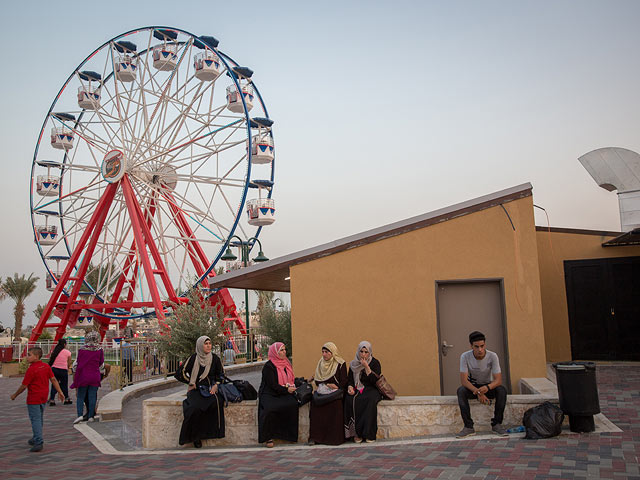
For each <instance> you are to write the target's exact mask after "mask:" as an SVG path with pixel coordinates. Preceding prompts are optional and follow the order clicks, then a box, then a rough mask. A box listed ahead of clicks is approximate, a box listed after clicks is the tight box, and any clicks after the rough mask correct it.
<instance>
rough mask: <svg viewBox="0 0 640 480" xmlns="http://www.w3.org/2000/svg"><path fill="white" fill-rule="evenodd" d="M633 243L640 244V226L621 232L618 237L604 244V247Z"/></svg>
mask: <svg viewBox="0 0 640 480" xmlns="http://www.w3.org/2000/svg"><path fill="white" fill-rule="evenodd" d="M631 245H640V228H634V229H633V230H631V231H630V232H625V233H621V234H620V235H618V236H617V237H616V238H614V239H612V240H609V241H608V242H604V243H603V244H602V246H603V247H628V246H631Z"/></svg>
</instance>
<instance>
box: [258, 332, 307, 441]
mask: <svg viewBox="0 0 640 480" xmlns="http://www.w3.org/2000/svg"><path fill="white" fill-rule="evenodd" d="M294 380H295V379H294V376H293V368H292V367H291V363H289V360H288V359H287V349H286V348H285V346H284V343H282V342H275V343H274V344H273V345H271V346H270V347H269V361H268V362H267V363H265V364H264V367H263V368H262V382H261V383H260V390H259V391H258V442H260V443H264V444H265V446H266V447H267V448H272V447H273V440H274V439H276V438H278V439H280V440H287V441H289V442H297V441H298V401H297V400H296V397H295V395H293V394H294V392H295V391H296V387H295V385H294Z"/></svg>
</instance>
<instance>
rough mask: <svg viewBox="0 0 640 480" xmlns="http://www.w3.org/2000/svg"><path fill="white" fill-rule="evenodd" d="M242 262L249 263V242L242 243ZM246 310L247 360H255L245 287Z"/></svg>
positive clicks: (247, 295)
mask: <svg viewBox="0 0 640 480" xmlns="http://www.w3.org/2000/svg"><path fill="white" fill-rule="evenodd" d="M241 245H242V263H243V264H244V266H245V268H246V267H247V265H248V264H249V262H248V260H249V242H247V243H246V244H245V243H244V242H243V243H242V244H241ZM244 310H245V319H246V327H247V361H248V362H251V361H253V349H252V347H253V346H252V343H253V342H252V341H251V328H250V327H251V324H250V321H251V320H250V318H249V290H248V289H246V288H245V289H244Z"/></svg>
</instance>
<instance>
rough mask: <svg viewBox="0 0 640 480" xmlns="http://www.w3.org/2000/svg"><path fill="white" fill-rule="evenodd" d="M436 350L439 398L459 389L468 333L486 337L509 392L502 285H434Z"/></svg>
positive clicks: (468, 347) (487, 283)
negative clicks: (436, 329) (477, 333)
mask: <svg viewBox="0 0 640 480" xmlns="http://www.w3.org/2000/svg"><path fill="white" fill-rule="evenodd" d="M436 289H437V305H438V336H439V338H438V346H439V351H440V379H441V380H440V385H441V391H442V395H455V394H456V390H457V389H458V387H459V386H460V355H461V354H462V353H463V352H465V351H467V350H470V348H471V347H470V345H469V333H471V332H472V331H474V330H479V331H481V332H482V333H484V334H485V336H486V338H487V341H486V345H487V349H488V350H491V351H493V352H496V353H497V354H498V358H499V359H500V367H501V369H502V382H503V385H504V386H505V387H506V388H507V391H509V392H510V387H509V363H508V358H507V355H506V354H507V350H506V341H505V340H506V331H505V322H504V314H503V311H504V309H503V295H502V282H501V281H500V280H497V281H469V282H465V281H462V282H437V284H436Z"/></svg>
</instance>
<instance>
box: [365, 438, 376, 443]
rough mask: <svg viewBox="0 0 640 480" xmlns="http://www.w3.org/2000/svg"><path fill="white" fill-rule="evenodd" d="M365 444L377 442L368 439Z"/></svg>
mask: <svg viewBox="0 0 640 480" xmlns="http://www.w3.org/2000/svg"><path fill="white" fill-rule="evenodd" d="M365 442H367V443H373V442H375V440H371V439H370V438H367V439H366V440H365Z"/></svg>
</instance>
